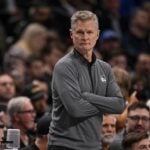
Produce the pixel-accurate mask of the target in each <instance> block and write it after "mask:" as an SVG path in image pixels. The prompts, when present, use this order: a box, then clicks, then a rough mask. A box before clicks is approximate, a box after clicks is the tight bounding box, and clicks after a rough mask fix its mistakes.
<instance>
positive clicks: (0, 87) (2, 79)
mask: <svg viewBox="0 0 150 150" xmlns="http://www.w3.org/2000/svg"><path fill="white" fill-rule="evenodd" d="M15 95H16V86H15V82H14V79H13V78H12V76H11V75H9V74H7V73H4V72H3V73H1V74H0V122H1V123H2V124H4V125H5V126H7V125H8V116H7V114H6V107H7V104H8V101H9V100H10V99H11V98H12V97H14V96H15Z"/></svg>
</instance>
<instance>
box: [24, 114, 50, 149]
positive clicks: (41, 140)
mask: <svg viewBox="0 0 150 150" xmlns="http://www.w3.org/2000/svg"><path fill="white" fill-rule="evenodd" d="M50 121H51V116H50V115H49V114H45V115H44V116H43V117H42V118H40V119H39V121H38V122H37V132H36V139H35V141H34V143H32V144H31V145H29V146H27V147H25V148H23V149H21V150H47V145H48V132H49V125H50Z"/></svg>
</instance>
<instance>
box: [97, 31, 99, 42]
mask: <svg viewBox="0 0 150 150" xmlns="http://www.w3.org/2000/svg"><path fill="white" fill-rule="evenodd" d="M99 36H100V30H98V31H97V40H98V39H99Z"/></svg>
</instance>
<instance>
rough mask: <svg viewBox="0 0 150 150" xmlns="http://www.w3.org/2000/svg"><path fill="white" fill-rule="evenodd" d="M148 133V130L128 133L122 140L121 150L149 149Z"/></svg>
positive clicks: (149, 136)
mask: <svg viewBox="0 0 150 150" xmlns="http://www.w3.org/2000/svg"><path fill="white" fill-rule="evenodd" d="M149 138H150V135H149V133H148V132H143V133H135V132H132V133H129V134H127V135H126V136H125V137H124V139H123V142H122V145H123V150H142V149H143V150H150V139H149Z"/></svg>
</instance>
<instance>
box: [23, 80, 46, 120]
mask: <svg viewBox="0 0 150 150" xmlns="http://www.w3.org/2000/svg"><path fill="white" fill-rule="evenodd" d="M22 95H24V96H27V97H28V98H30V99H31V102H32V104H33V106H34V109H35V111H36V121H37V120H39V118H41V117H42V116H43V115H44V114H45V113H46V112H49V107H48V104H47V102H48V85H47V84H46V83H45V82H42V81H39V80H34V81H32V83H29V84H27V85H26V86H25V88H24V89H23V92H22Z"/></svg>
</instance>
